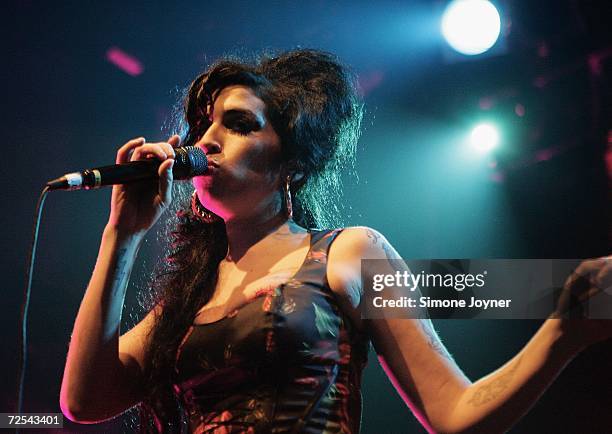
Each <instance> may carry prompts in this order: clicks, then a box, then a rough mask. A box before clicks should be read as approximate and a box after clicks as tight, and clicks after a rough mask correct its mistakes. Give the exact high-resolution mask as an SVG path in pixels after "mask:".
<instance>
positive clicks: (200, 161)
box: [47, 146, 208, 190]
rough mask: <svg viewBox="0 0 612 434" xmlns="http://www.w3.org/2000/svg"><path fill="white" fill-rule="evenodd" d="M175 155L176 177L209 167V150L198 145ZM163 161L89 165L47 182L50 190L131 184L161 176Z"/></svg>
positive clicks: (193, 174) (197, 174)
mask: <svg viewBox="0 0 612 434" xmlns="http://www.w3.org/2000/svg"><path fill="white" fill-rule="evenodd" d="M174 153H175V158H174V166H173V167H172V174H173V176H174V179H176V180H177V181H178V180H182V179H189V178H192V177H194V176H199V175H203V174H204V173H206V171H207V170H208V160H207V158H206V154H205V153H204V151H203V150H202V149H201V148H198V147H197V146H183V147H180V148H174ZM160 164H161V161H159V160H154V159H151V160H141V161H131V162H129V163H123V164H113V165H111V166H104V167H97V168H95V169H85V170H83V171H81V172H72V173H67V174H65V175H64V176H60V177H59V178H56V179H53V180H51V181H49V182H47V187H49V190H80V189H83V188H84V189H85V190H90V189H92V188H99V187H103V186H105V185H113V184H127V183H130V182H136V181H142V180H144V179H154V178H158V175H157V169H158V168H159V165H160Z"/></svg>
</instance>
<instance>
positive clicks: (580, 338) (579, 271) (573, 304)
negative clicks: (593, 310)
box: [553, 256, 612, 349]
mask: <svg viewBox="0 0 612 434" xmlns="http://www.w3.org/2000/svg"><path fill="white" fill-rule="evenodd" d="M596 297H598V298H599V297H601V299H603V298H607V297H609V298H612V256H608V257H604V258H597V259H590V260H586V261H583V262H582V263H581V264H580V265H579V266H578V267H577V268H576V269H575V270H574V272H573V273H572V274H571V275H570V276H569V277H568V278H567V280H566V281H565V285H564V286H563V291H562V292H561V296H560V297H559V301H558V304H557V309H556V310H555V313H554V314H553V317H554V318H560V322H559V326H560V327H561V331H562V333H563V337H564V339H565V340H566V341H567V342H569V343H571V344H572V345H573V346H576V347H577V348H579V349H583V348H585V347H587V346H589V345H591V344H594V343H596V342H599V341H602V340H605V339H609V338H611V337H612V311H609V312H607V314H608V315H609V318H610V319H589V304H590V303H594V302H597V301H598V300H597V299H596ZM602 301H603V300H602ZM607 306H612V303H609V302H608V303H607ZM598 317H599V318H601V314H599V315H598Z"/></svg>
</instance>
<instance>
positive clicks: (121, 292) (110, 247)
mask: <svg viewBox="0 0 612 434" xmlns="http://www.w3.org/2000/svg"><path fill="white" fill-rule="evenodd" d="M139 245H140V240H139V239H137V238H134V237H129V236H122V235H120V234H119V233H118V231H116V230H115V229H114V228H112V227H110V226H109V227H107V228H106V229H105V230H104V234H103V236H102V243H101V245H100V251H99V255H98V259H97V262H96V266H95V268H94V271H93V275H92V277H91V281H90V283H89V286H88V288H87V291H86V292H85V295H84V297H83V301H82V302H81V306H80V308H79V312H78V314H77V317H76V320H75V323H74V331H73V334H72V339H71V341H70V347H69V350H68V358H67V360H66V366H65V369H64V378H63V381H62V389H61V393H60V406H61V408H62V411H63V412H64V414H65V415H66V416H67V417H68V418H69V419H71V420H73V421H75V422H82V423H87V422H89V423H93V422H97V421H101V420H104V419H108V418H110V417H112V416H114V415H116V414H118V413H121V412H122V411H124V410H125V409H127V408H129V407H131V406H132V405H134V404H135V403H136V402H138V400H139V399H140V393H139V384H138V383H139V368H138V364H137V363H136V362H135V360H134V356H132V355H131V354H130V353H131V351H130V348H124V349H123V351H121V352H120V349H119V327H120V323H121V312H122V309H123V302H124V298H125V292H126V288H127V283H128V280H129V276H130V272H131V270H132V266H133V264H134V259H135V257H136V253H137V251H138V247H139Z"/></svg>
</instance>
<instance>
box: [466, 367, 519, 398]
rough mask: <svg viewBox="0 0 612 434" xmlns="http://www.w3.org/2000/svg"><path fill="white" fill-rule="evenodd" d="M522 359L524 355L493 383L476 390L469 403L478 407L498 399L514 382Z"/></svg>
mask: <svg viewBox="0 0 612 434" xmlns="http://www.w3.org/2000/svg"><path fill="white" fill-rule="evenodd" d="M522 358H523V356H522V355H521V356H519V358H518V359H517V360H516V361H515V362H514V364H513V365H512V366H510V367H509V368H508V369H507V372H504V373H503V374H501V375H499V376H498V377H497V378H496V379H494V380H493V381H491V382H489V383H487V384H483V385H482V386H480V387H479V388H478V389H476V390H475V391H474V394H473V395H472V397H471V398H470V400H469V401H468V403H470V404H472V405H473V406H474V407H478V406H481V405H484V404H486V403H488V402H491V401H493V400H495V399H496V398H498V397H499V396H500V395H501V394H502V393H504V391H505V390H506V389H507V388H508V386H509V385H510V383H511V382H512V378H513V377H514V374H515V373H516V371H517V369H518V367H519V365H520V364H521V360H522Z"/></svg>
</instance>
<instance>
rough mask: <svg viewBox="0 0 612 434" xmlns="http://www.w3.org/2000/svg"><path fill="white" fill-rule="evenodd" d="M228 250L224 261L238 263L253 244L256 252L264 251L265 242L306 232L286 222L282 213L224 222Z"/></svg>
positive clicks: (276, 240)
mask: <svg viewBox="0 0 612 434" xmlns="http://www.w3.org/2000/svg"><path fill="white" fill-rule="evenodd" d="M225 228H226V231H227V242H228V250H227V257H226V260H228V261H231V262H238V261H239V260H240V259H241V258H242V257H243V256H244V255H245V254H246V252H247V251H248V250H249V249H250V248H251V247H253V246H255V244H258V246H257V247H256V248H257V250H260V249H261V251H266V249H267V247H268V243H267V242H266V241H267V240H270V241H271V242H272V243H273V244H274V243H278V241H280V239H281V238H286V237H291V236H293V235H295V234H299V233H304V232H305V231H306V230H305V229H304V228H302V227H301V226H299V225H298V224H297V223H295V222H294V221H293V220H288V219H287V216H286V215H285V213H284V212H282V211H281V212H279V213H276V214H274V215H272V216H262V215H258V216H254V217H249V218H244V219H232V220H228V221H226V222H225Z"/></svg>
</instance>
